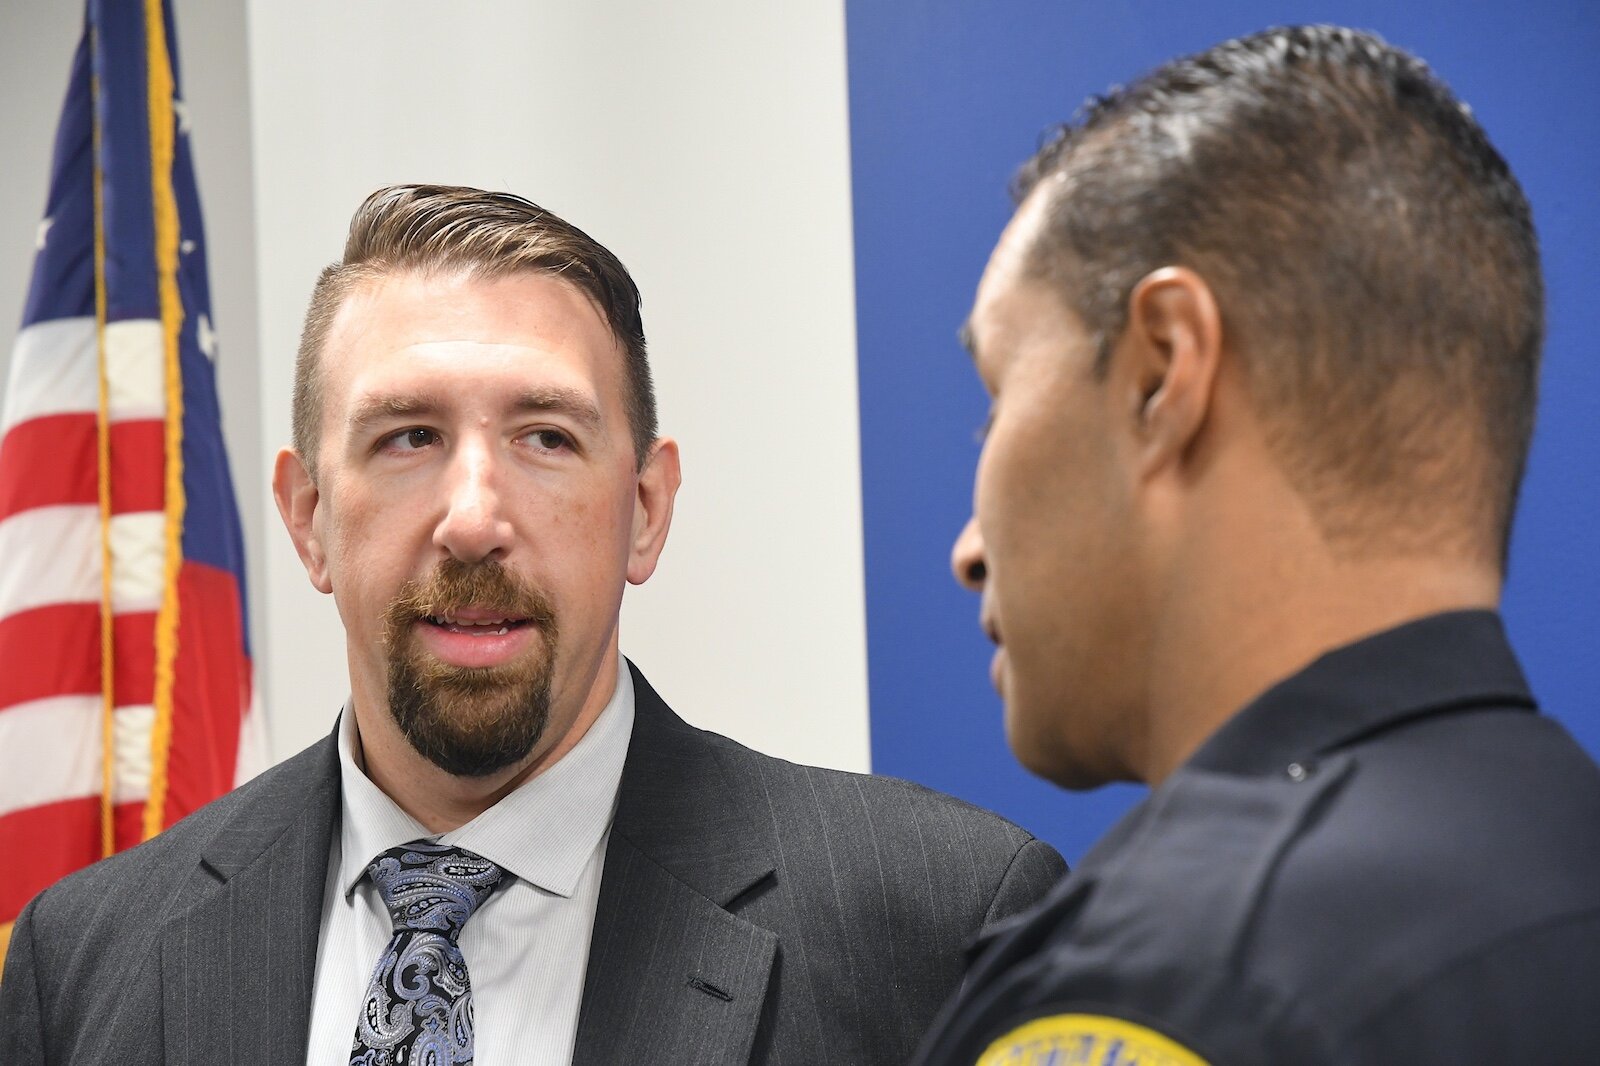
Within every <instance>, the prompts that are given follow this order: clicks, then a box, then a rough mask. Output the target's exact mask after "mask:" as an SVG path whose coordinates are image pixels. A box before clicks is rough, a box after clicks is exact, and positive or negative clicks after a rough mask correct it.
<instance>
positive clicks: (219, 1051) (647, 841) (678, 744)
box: [0, 669, 1064, 1066]
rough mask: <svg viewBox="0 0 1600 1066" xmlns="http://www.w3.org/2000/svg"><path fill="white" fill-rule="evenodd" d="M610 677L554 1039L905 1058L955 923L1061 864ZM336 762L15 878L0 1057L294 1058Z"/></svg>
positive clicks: (682, 1049)
mask: <svg viewBox="0 0 1600 1066" xmlns="http://www.w3.org/2000/svg"><path fill="white" fill-rule="evenodd" d="M634 685H635V691H636V700H637V712H636V718H635V726H634V734H633V738H632V741H631V742H630V745H629V749H628V759H627V764H626V766H625V768H624V770H623V777H622V788H621V796H620V800H619V805H618V810H617V817H616V822H615V824H614V826H613V828H612V833H611V841H610V845H609V848H608V850H607V853H606V863H605V872H604V875H603V878H602V881H601V888H600V901H599V907H598V911H597V913H596V916H595V928H594V937H593V944H592V947H591V949H590V956H589V968H588V974H587V978H586V980H585V984H584V995H583V1006H582V1009H581V1012H580V1016H579V1020H578V1040H577V1048H576V1051H575V1054H574V1062H575V1063H579V1064H584V1066H588V1064H600V1063H654V1064H679V1063H682V1064H693V1066H710V1064H721V1063H762V1064H768V1066H776V1064H778V1063H788V1064H793V1066H818V1064H826V1063H850V1064H857V1063H859V1064H879V1063H883V1064H893V1063H900V1062H903V1061H905V1060H906V1059H907V1058H909V1057H910V1055H911V1052H912V1050H913V1048H914V1047H915V1045H916V1041H917V1038H918V1037H919V1036H920V1034H921V1032H922V1030H923V1029H924V1028H925V1027H926V1026H927V1024H928V1023H929V1021H931V1019H932V1017H933V1014H934V1012H935V1011H936V1009H937V1008H938V1006H939V1004H940V1003H941V1002H942V1001H943V999H944V998H945V996H947V995H948V994H949V993H950V992H952V991H953V990H954V989H955V986H956V984H957V982H958V981H959V979H960V974H961V970H962V962H963V960H962V957H961V956H962V947H963V945H964V943H965V941H966V940H967V939H968V938H969V937H970V936H971V935H972V934H974V933H975V932H976V931H977V929H978V928H979V927H980V926H981V925H983V924H985V923H987V922H989V921H993V920H995V919H997V918H1001V917H1004V916H1006V915H1008V914H1010V913H1013V912H1015V911H1017V910H1020V909H1022V908H1024V907H1026V906H1028V905H1029V904H1031V903H1032V902H1033V901H1034V900H1036V899H1038V898H1039V897H1040V896H1042V895H1043V894H1044V892H1045V891H1046V890H1047V889H1048V888H1049V886H1050V885H1051V884H1052V883H1053V882H1054V881H1055V880H1056V879H1057V878H1058V877H1059V876H1060V875H1061V874H1062V873H1063V871H1064V866H1063V864H1062V862H1061V859H1060V857H1059V856H1058V855H1057V854H1056V853H1055V852H1054V851H1053V850H1052V849H1051V848H1050V847H1049V846H1048V845H1046V844H1044V843H1042V842H1040V841H1037V840H1034V839H1033V838H1032V837H1030V836H1029V835H1028V834H1027V833H1025V832H1023V831H1022V830H1020V829H1018V828H1016V827H1015V826H1013V825H1010V824H1009V823H1007V822H1004V821H1001V820H1000V819H998V818H996V817H995V816H993V815H991V814H988V813H985V812H983V811H980V810H977V809H976V808H973V807H970V806H967V805H966V804H963V803H960V802H958V801H956V800H952V799H949V798H948V797H945V796H941V795H938V794H937V793H933V792H930V791H928V790H926V789H923V788H921V787H919V786H916V785H912V784H908V783H906V782H903V781H894V780H891V779H887V778H874V777H862V776H858V775H853V774H844V773H838V772H835V771H828V770H819V769H814V768H811V767H804V766H797V765H794V764H792V763H787V762H783V761H781V760H778V759H773V758H769V757H767V756H764V755H760V754H758V753H756V752H753V751H750V750H749V749H747V748H744V747H741V746H740V745H738V744H736V743H734V742H733V741H731V740H728V739H726V738H724V737H719V736H717V735H715V734H712V733H706V732H703V731H701V730H698V729H694V728H692V727H690V726H689V725H687V724H685V723H684V722H683V721H682V720H681V719H680V718H678V717H677V716H676V715H675V714H673V713H672V711H671V710H670V709H668V707H667V706H666V704H665V703H663V702H662V700H661V698H660V697H659V696H657V695H656V693H655V691H654V690H653V689H651V688H650V686H649V684H648V683H646V682H645V680H644V678H643V677H642V676H641V675H640V674H639V672H638V670H637V669H635V670H634ZM338 781H339V777H338V769H337V757H336V755H335V748H334V744H333V740H332V738H331V737H330V738H329V739H327V740H325V741H322V742H320V743H318V744H316V745H314V746H313V747H311V748H308V749H307V750H306V751H304V752H302V753H301V754H300V755H298V756H296V757H295V758H293V759H291V760H289V761H287V762H285V763H283V764H282V765H280V766H278V767H276V768H274V769H272V770H270V771H268V772H267V773H265V774H263V775H262V776H261V777H259V778H257V779H256V780H255V781H252V782H251V783H250V784H248V785H245V786H244V787H242V788H240V789H237V790H236V791H234V792H233V793H231V794H229V795H228V796H226V797H224V798H223V799H221V800H218V801H217V802H215V803H213V804H211V805H209V806H208V807H206V808H204V809H203V810H201V811H199V812H197V813H196V814H194V815H192V816H191V817H189V818H188V819H186V820H185V821H183V822H181V823H179V824H178V825H177V826H174V827H173V828H172V829H170V830H168V831H167V832H166V833H164V834H162V835H161V836H160V837H158V838H156V839H155V840H154V841H151V842H150V843H148V844H145V845H144V846H142V847H139V848H136V849H134V850H132V851H129V852H124V853H122V854H120V855H117V856H115V857H113V858H111V859H108V860H106V861H104V862H101V863H98V864H97V865H95V866H92V867H90V868H89V869H87V870H84V871H82V872H80V873H78V874H76V875H74V876H72V877H70V878H67V879H66V880H65V881H62V882H60V883H59V884H57V885H56V886H54V887H52V888H51V889H49V890H47V891H46V892H44V893H43V894H41V895H40V896H39V897H38V898H36V899H35V900H34V901H33V902H32V903H31V904H30V905H29V906H28V908H27V910H25V911H24V912H23V915H22V917H21V918H20V919H19V920H18V922H17V926H16V930H15V933H14V935H13V938H12V941H11V948H10V954H9V957H8V958H7V962H6V971H5V981H4V985H3V987H0V1063H4V1064H5V1066H33V1064H38V1063H73V1064H79V1066H86V1064H96V1066H98V1064H111V1063H117V1064H129V1066H133V1064H140V1066H143V1064H150V1066H154V1064H156V1063H166V1064H169V1066H200V1064H211V1063H284V1064H296V1063H300V1062H303V1061H304V1060H305V1051H306V1048H305V1043H306V1038H307V1034H306V1028H307V1020H308V1017H309V1010H310V997H311V983H312V973H313V964H314V962H315V958H316V950H317V932H318V927H319V921H320V916H321V908H322V889H323V882H324V880H325V876H326V872H327V862H328V845H329V841H330V839H331V834H332V832H333V831H334V826H335V822H336V820H337V818H338V816H339V794H338V787H339V785H338ZM352 1025H354V1020H353V1019H352ZM495 1066H499V1064H495Z"/></svg>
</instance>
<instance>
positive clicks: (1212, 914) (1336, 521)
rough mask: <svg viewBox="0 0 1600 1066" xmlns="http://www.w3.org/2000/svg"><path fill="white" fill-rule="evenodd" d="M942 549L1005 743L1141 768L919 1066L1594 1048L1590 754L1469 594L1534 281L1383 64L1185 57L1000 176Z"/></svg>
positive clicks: (1293, 50) (1472, 132)
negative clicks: (981, 406)
mask: <svg viewBox="0 0 1600 1066" xmlns="http://www.w3.org/2000/svg"><path fill="white" fill-rule="evenodd" d="M1018 187H1019V193H1018V201H1019V207H1018V210H1017V213H1016V215H1015V217H1014V218H1013V219H1012V221H1011V223H1010V225H1009V226H1008V227H1007V229H1006V231H1005V233H1004V235H1003V236H1002V237H1001V239H1000V242H999V245H998V246H997V248H996V249H995V252H994V254H993V257H992V258H991V260H990V262H989V266H988V269H987V271H986V273H985V275H984V278H983V281H982V283H981V284H980V286H979V290H978V295H977V300H976V303H975V306H974V308H973V311H972V316H971V320H970V321H969V323H968V326H967V329H966V331H965V332H966V335H967V340H968V343H969V347H971V349H972V352H973V355H974V358H975V360H976V363H977V368H978V372H979V374H980V376H981V377H982V379H983V381H984V384H985V386H986V387H987V389H988V390H989V392H990V394H991V396H992V397H993V402H994V406H993V413H992V418H991V426H990V429H989V433H988V437H987V440H986V442H985V446H984V452H983V457H982V459H981V460H980V462H979V467H978V473H977V481H976V489H975V494H974V517H973V520H972V522H971V523H970V524H969V525H968V527H967V529H966V530H965V531H964V532H963V534H962V536H961V539H960V540H959V541H958V543H957V545H956V549H955V553H954V560H953V562H954V566H955V570H956V572H957V576H958V577H959V579H960V580H961V581H963V582H964V583H965V584H967V585H968V586H969V587H971V588H973V589H975V590H980V591H981V592H982V594H983V606H982V619H983V625H984V627H985V629H986V630H987V631H988V633H989V634H990V636H991V637H992V638H993V639H994V641H995V643H996V644H997V645H998V646H999V650H998V651H997V652H996V655H995V660H994V665H993V675H994V680H995V683H996V685H997V687H998V688H999V690H1000V692H1001V694H1002V696H1003V697H1004V700H1005V705H1006V727H1007V733H1008V736H1009V739H1010V742H1011V746H1012V748H1013V750H1014V751H1015V752H1016V754H1017V756H1018V758H1019V759H1020V760H1021V761H1022V762H1023V763H1024V764H1025V765H1027V766H1028V767H1029V768H1030V769H1032V770H1033V771H1035V772H1037V773H1039V774H1041V775H1043V776H1045V777H1047V778H1049V779H1051V780H1052V781H1055V782H1057V783H1059V784H1061V785H1063V786H1066V787H1069V788H1088V787H1093V786H1095V785H1098V784H1100V783H1102V782H1105V781H1109V780H1117V779H1132V780H1141V781H1146V782H1148V783H1149V784H1150V785H1151V786H1152V791H1151V794H1150V796H1149V798H1148V799H1147V800H1146V801H1145V802H1144V803H1143V804H1141V805H1140V806H1139V807H1138V808H1137V809H1135V810H1134V811H1133V812H1131V813H1130V814H1129V815H1128V816H1127V817H1126V818H1125V819H1124V820H1123V821H1122V822H1121V824H1119V825H1118V826H1117V827H1116V828H1115V829H1113V830H1112V831H1111V833H1110V834H1109V835H1108V836H1107V837H1106V839H1104V840H1103V841H1101V843H1100V844H1099V845H1098V846H1097V847H1096V848H1095V849H1094V850H1093V851H1092V852H1091V853H1090V855H1089V856H1088V857H1087V858H1086V859H1085V860H1084V862H1083V864H1082V866H1081V867H1080V868H1079V869H1078V870H1077V871H1075V873H1074V874H1073V875H1072V876H1071V877H1069V878H1068V879H1067V880H1066V881H1065V882H1064V883H1063V884H1062V885H1061V886H1060V887H1059V889H1058V890H1057V891H1056V892H1055V893H1054V894H1053V895H1052V896H1051V897H1049V898H1048V899H1047V900H1046V901H1045V902H1044V903H1043V904H1041V905H1040V906H1039V907H1038V908H1036V909H1035V910H1033V911H1032V912H1030V913H1028V914H1027V915H1024V916H1022V917H1021V918H1019V919H1016V920H1013V921H1012V922H1011V923H1009V924H1008V925H1007V926H1005V927H1004V928H1002V929H1001V930H999V931H998V932H996V933H994V934H993V935H991V936H990V938H989V939H988V941H987V944H986V945H985V946H984V948H983V950H982V953H981V954H980V955H979V956H978V957H977V961H976V962H975V963H974V966H973V968H972V969H971V971H970V972H969V974H968V977H967V981H966V983H965V985H964V986H963V990H962V992H961V993H960V994H959V996H958V997H957V998H956V999H955V1000H954V1001H953V1002H952V1003H950V1004H948V1005H947V1007H946V1009H945V1011H944V1013H943V1014H942V1015H941V1018H940V1021H939V1022H938V1023H937V1024H936V1026H935V1028H934V1030H933V1032H932V1033H931V1034H930V1035H929V1038H928V1040H927V1041H926V1042H925V1044H924V1046H923V1049H922V1051H921V1053H920V1058H919V1061H920V1062H921V1063H922V1064H924V1066H944V1064H954V1063H960V1064H972V1063H980V1064H982V1066H998V1064H1001V1063H1004V1064H1007V1066H1023V1064H1030V1063H1038V1064H1042V1063H1046V1062H1049V1063H1062V1064H1064V1063H1097V1064H1098V1063H1113V1062H1114V1063H1119V1064H1120V1063H1135V1062H1137V1063H1140V1064H1142V1066H1150V1064H1157V1063H1159V1064H1164V1066H1187V1064H1193V1063H1229V1064H1233V1063H1294V1064H1308V1063H1309V1064H1318V1063H1402V1062H1403V1063H1408V1064H1411V1063H1441V1064H1442V1063H1452V1064H1455V1063H1476V1062H1484V1063H1490V1062H1492V1063H1500V1062H1560V1063H1576V1062H1600V1002H1597V1000H1596V995H1597V991H1596V990H1597V989H1600V770H1597V768H1596V766H1595V764H1594V763H1593V761H1592V760H1591V759H1590V758H1589V757H1588V756H1587V755H1585V754H1584V753H1583V752H1582V751H1581V750H1580V749H1579V747H1578V746H1577V745H1576V744H1575V743H1574V742H1573V740H1572V739H1571V737H1570V736H1569V735H1568V734H1567V733H1566V732H1565V731H1564V730H1563V729H1562V728H1561V726H1559V725H1557V724H1556V723H1555V722H1554V721H1552V720H1550V719H1548V718H1543V717H1541V716H1540V715H1539V714H1538V711H1537V708H1536V706H1535V704H1534V701H1533V698H1532V696H1531V695H1530V693H1529V691H1528V688H1527V684H1526V682H1525V681H1524V679H1523V677H1522V674H1521V672H1520V670H1519V668H1518V666H1517V662H1516V659H1515V657H1514V655H1513V654H1512V651H1511V649H1510V647H1509V646H1508V644H1507V642H1506V637H1505V633H1504V631H1503V629H1502V626H1501V623H1500V619H1499V617H1498V615H1497V614H1496V607H1497V603H1498V599H1499V594H1500V586H1501V582H1502V577H1503V571H1504V559H1505V551H1506V543H1507V537H1508V531H1509V529H1510V525H1511V518H1512V512H1513V508H1514V501H1515V497H1516V491H1517V484H1518V480H1519V478H1520V476H1521V472H1522V468H1523V463H1524V458H1525V455H1526V452H1527V445H1528V439H1529V436H1530V433H1531V429H1532V420H1533V407H1534V393H1535V380H1536V377H1537V366H1538V357H1539V348H1540V344H1541V340H1542V331H1543V326H1542V319H1543V288H1542V282H1541V278H1540V272H1539V266H1538V254H1537V247H1536V242H1535V238H1534V233H1533V227H1532V222H1531V219H1530V213H1529V209H1528V205H1527V202H1526V201H1525V199H1524V198H1523V195H1522V192H1521V190H1520V189H1519V187H1518V185H1517V183H1516V181H1515V179H1514V178H1513V177H1512V175H1511V173H1510V171H1509V170H1508V168H1507V167H1506V164H1505V162H1504V161H1503V160H1502V159H1501V158H1500V156H1499V155H1498V154H1497V153H1496V152H1495V150H1494V148H1493V147H1492V146H1491V145H1490V144H1489V142H1488V140H1487V139H1486V138H1485V136H1484V134H1483V132H1482V130H1481V129H1480V128H1479V127H1478V125H1477V124H1476V123H1475V122H1474V120H1473V119H1472V117H1471V116H1470V114H1469V112H1468V111H1467V110H1466V108H1465V107H1463V106H1462V105H1461V104H1460V103H1459V102H1458V101H1456V99H1455V98H1454V97H1453V96H1452V95H1451V93H1450V91H1449V90H1448V89H1447V88H1446V87H1445V86H1444V85H1443V84H1441V83H1440V82H1439V81H1438V80H1437V79H1436V78H1435V77H1434V76H1433V75H1432V74H1431V73H1430V72H1429V71H1428V70H1427V68H1426V67H1425V66H1424V65H1423V64H1422V63H1421V62H1419V61H1418V60H1416V59H1415V58H1413V57H1411V56H1408V55H1406V54H1404V53H1402V52H1400V51H1398V50H1396V49H1394V48H1391V47H1389V46H1388V45H1386V44H1385V43H1383V42H1382V41H1380V40H1378V39H1377V38H1375V37H1372V36H1369V35H1366V34H1362V33H1355V32H1351V31H1347V30H1340V29H1332V28H1327V27H1317V28H1296V29H1284V30H1273V31H1269V32H1266V33H1262V34H1258V35H1256V36H1253V37H1249V38H1245V39H1241V40H1237V41H1231V42H1228V43H1226V44H1223V45H1220V46H1218V47H1216V48H1214V49H1212V50H1210V51H1209V52H1206V53H1204V54H1202V55H1199V56H1195V57H1192V58H1188V59H1184V60H1180V61H1177V62H1174V63H1172V64H1169V65H1168V66H1166V67H1163V68H1161V69H1160V70H1158V71H1156V72H1154V73H1153V74H1151V75H1149V76H1147V77H1146V78H1144V79H1143V80H1141V81H1139V82H1138V83H1136V84H1134V85H1132V86H1131V87H1129V88H1128V89H1126V90H1122V91H1118V92H1116V93H1114V94H1113V95H1111V96H1110V97H1109V98H1107V99H1105V100H1103V101H1101V102H1099V103H1097V104H1096V105H1095V106H1094V107H1093V108H1092V109H1091V110H1090V112H1089V113H1088V115H1087V116H1086V117H1085V118H1084V119H1083V121H1082V122H1081V123H1080V124H1078V125H1077V126H1076V127H1075V128H1071V129H1068V130H1065V131H1064V132H1063V133H1062V134H1061V135H1060V137H1059V138H1058V139H1056V140H1055V141H1054V142H1053V143H1051V144H1050V145H1048V146H1047V147H1045V148H1044V149H1043V150H1041V152H1040V153H1039V154H1038V156H1037V157H1035V158H1034V159H1033V160H1032V161H1031V162H1030V163H1029V165H1028V166H1027V167H1026V168H1025V169H1024V171H1023V173H1022V175H1021V177H1020V179H1019V183H1018Z"/></svg>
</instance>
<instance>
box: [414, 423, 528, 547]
mask: <svg viewBox="0 0 1600 1066" xmlns="http://www.w3.org/2000/svg"><path fill="white" fill-rule="evenodd" d="M498 475H499V463H498V461H497V459H496V457H495V455H494V452H493V449H492V447H490V446H486V445H485V444H483V443H480V442H474V441H466V442H463V443H462V444H461V445H460V447H459V449H458V450H457V452H456V454H455V455H454V456H453V457H452V462H451V463H450V466H449V471H448V474H447V482H446V485H445V512H444V515H443V516H442V517H441V518H440V519H439V524H438V525H437V526H436V527H435V528H434V531H433V543H434V544H435V545H436V546H438V547H440V548H443V549H444V550H445V551H447V552H449V553H450V554H451V555H453V556H455V557H456V558H457V559H460V560H461V561H462V562H464V563H477V562H482V561H483V560H485V559H490V558H497V557H499V556H502V555H504V554H506V553H507V552H508V551H509V550H510V548H511V538H512V528H511V520H510V517H509V516H508V515H507V514H506V512H505V509H504V506H503V498H502V492H501V488H500V486H499V484H498Z"/></svg>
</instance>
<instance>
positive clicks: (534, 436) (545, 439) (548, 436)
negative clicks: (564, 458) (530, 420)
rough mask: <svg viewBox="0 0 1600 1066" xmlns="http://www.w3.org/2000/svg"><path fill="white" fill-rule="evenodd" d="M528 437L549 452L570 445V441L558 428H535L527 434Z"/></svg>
mask: <svg viewBox="0 0 1600 1066" xmlns="http://www.w3.org/2000/svg"><path fill="white" fill-rule="evenodd" d="M528 439H529V440H530V441H532V442H533V444H534V445H535V446H536V447H539V448H543V449H544V450H545V451H549V452H557V451H560V450H561V449H563V448H570V447H572V441H571V440H569V439H568V437H567V435H566V434H565V433H563V432H561V431H560V430H559V429H536V430H534V431H533V432H532V433H530V434H528Z"/></svg>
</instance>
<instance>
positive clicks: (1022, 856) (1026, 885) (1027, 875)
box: [983, 839, 1067, 925]
mask: <svg viewBox="0 0 1600 1066" xmlns="http://www.w3.org/2000/svg"><path fill="white" fill-rule="evenodd" d="M1066 874H1067V863H1066V860H1064V859H1063V858H1062V857H1061V855H1060V853H1059V852H1057V851H1056V849H1055V848H1052V847H1051V846H1050V845H1049V844H1046V843H1045V842H1044V841H1042V840H1037V839H1030V840H1029V841H1028V842H1027V843H1026V844H1024V845H1022V847H1021V848H1019V849H1018V850H1017V853H1016V854H1015V855H1013V856H1012V857H1011V865H1010V866H1008V867H1007V868H1006V872H1005V876H1003V877H1002V878H1000V887H999V888H997V889H996V890H995V894H994V898H993V899H992V900H990V901H989V909H988V911H987V912H985V914H984V916H983V921H984V924H985V925H988V924H989V923H991V922H998V921H1000V920H1001V919H1003V918H1009V917H1011V916H1012V915H1013V914H1018V913H1020V912H1022V911H1025V910H1027V909H1028V908H1029V907H1031V906H1033V905H1034V904H1035V903H1037V902H1039V900H1041V899H1043V898H1044V896H1045V893H1047V892H1049V891H1050V890H1051V889H1052V888H1054V887H1055V885H1056V883H1057V882H1058V881H1060V880H1061V879H1062V878H1063V877H1065V876H1066Z"/></svg>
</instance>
